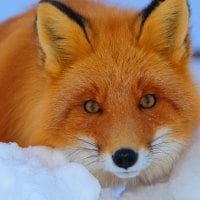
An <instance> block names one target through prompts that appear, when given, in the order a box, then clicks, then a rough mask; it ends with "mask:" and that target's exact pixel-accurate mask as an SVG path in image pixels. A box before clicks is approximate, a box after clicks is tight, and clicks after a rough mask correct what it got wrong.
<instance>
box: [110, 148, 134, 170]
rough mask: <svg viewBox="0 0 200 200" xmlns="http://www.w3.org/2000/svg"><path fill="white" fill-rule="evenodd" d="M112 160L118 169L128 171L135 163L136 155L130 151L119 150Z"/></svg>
mask: <svg viewBox="0 0 200 200" xmlns="http://www.w3.org/2000/svg"><path fill="white" fill-rule="evenodd" d="M112 159H113V162H114V163H115V164H116V165H117V166H118V167H120V168H124V169H128V168H129V167H132V166H133V165H134V164H135V163H136V162H137V160H138V154H137V152H135V151H133V150H132V149H120V150H118V151H116V152H115V154H114V155H113V156H112Z"/></svg>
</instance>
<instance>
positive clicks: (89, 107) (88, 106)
mask: <svg viewBox="0 0 200 200" xmlns="http://www.w3.org/2000/svg"><path fill="white" fill-rule="evenodd" d="M84 110H85V111H86V112H87V113H98V112H100V111H101V108H100V106H99V104H98V103H97V102H96V101H93V100H89V101H86V102H85V103H84Z"/></svg>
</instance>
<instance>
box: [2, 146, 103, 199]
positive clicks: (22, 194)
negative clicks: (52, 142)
mask: <svg viewBox="0 0 200 200" xmlns="http://www.w3.org/2000/svg"><path fill="white" fill-rule="evenodd" d="M65 157H66V156H65V155H64V153H62V151H59V150H54V149H50V148H47V147H30V148H26V149H22V148H20V147H18V146H17V145H16V144H3V143H0V186H1V187H0V199H3V200H66V199H67V200H98V199H99V194H100V185H99V183H98V181H97V180H96V179H95V178H94V177H93V176H92V175H91V174H90V173H89V172H88V171H87V170H86V169H85V168H84V167H83V166H81V165H79V164H76V163H68V162H67V160H66V158H65Z"/></svg>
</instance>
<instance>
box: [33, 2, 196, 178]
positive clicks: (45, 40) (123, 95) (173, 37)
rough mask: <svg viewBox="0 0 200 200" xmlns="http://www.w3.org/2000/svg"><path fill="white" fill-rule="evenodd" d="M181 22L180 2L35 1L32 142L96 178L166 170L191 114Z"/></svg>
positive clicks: (184, 18)
mask: <svg viewBox="0 0 200 200" xmlns="http://www.w3.org/2000/svg"><path fill="white" fill-rule="evenodd" d="M188 27H189V8H188V4H187V1H186V0H154V1H152V3H151V4H150V5H149V6H148V7H147V8H146V9H144V10H143V11H141V12H133V11H130V10H122V9H118V8H114V7H108V6H105V5H103V4H99V3H94V2H88V1H82V2H81V1H80V2H79V1H78V0H76V1H66V2H65V1H63V2H62V3H61V2H57V1H51V0H43V1H41V2H40V3H39V5H38V8H37V20H36V28H37V36H38V43H39V46H40V47H39V48H40V60H41V65H42V67H43V69H44V74H45V75H46V79H47V80H48V83H47V86H46V92H45V94H44V95H43V97H41V99H42V100H41V104H40V107H39V108H38V112H39V113H40V114H39V115H37V119H35V127H40V129H36V131H35V133H34V134H33V135H32V137H31V141H32V143H33V144H46V145H49V146H52V147H55V148H62V149H64V150H65V151H66V154H67V155H68V157H69V158H70V159H71V160H72V161H76V162H80V163H82V164H84V165H85V166H86V167H87V168H88V169H89V170H91V172H92V173H94V174H95V175H97V176H98V175H99V174H100V176H101V177H103V176H104V175H105V177H107V176H113V177H118V178H121V179H130V180H131V178H133V177H135V178H137V179H140V180H143V181H145V182H151V181H152V180H154V179H157V178H159V177H162V176H163V175H165V174H166V173H168V172H169V171H170V169H171V168H172V166H173V164H174V162H175V160H176V159H177V157H178V156H179V154H180V152H181V151H182V150H183V149H184V147H185V145H186V144H187V142H188V141H189V139H190V138H191V136H192V130H193V128H194V126H195V124H196V123H197V117H198V108H197V107H198V99H197V92H196V89H195V85H194V83H193V81H192V78H191V75H190V72H189V69H188V64H189V62H190V55H191V47H190V35H189V28H188ZM41 110H42V114H41ZM36 113H37V111H36ZM40 124H41V125H40ZM135 178H134V179H135Z"/></svg>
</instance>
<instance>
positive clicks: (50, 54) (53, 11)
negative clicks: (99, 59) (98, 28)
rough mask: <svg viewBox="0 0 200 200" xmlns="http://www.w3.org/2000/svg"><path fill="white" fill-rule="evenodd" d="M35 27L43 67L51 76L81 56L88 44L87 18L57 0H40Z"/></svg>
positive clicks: (88, 46)
mask: <svg viewBox="0 0 200 200" xmlns="http://www.w3.org/2000/svg"><path fill="white" fill-rule="evenodd" d="M36 28H37V33H38V38H39V43H40V47H41V50H42V56H43V59H42V60H44V66H45V69H46V71H47V72H48V73H49V74H51V75H52V76H57V74H58V73H59V72H61V71H62V68H63V67H67V66H68V65H70V64H72V63H73V62H75V61H76V60H77V59H80V58H82V57H83V56H84V55H86V53H87V52H88V51H90V49H91V46H90V42H89V38H88V34H87V28H88V27H87V22H86V20H85V19H84V18H83V17H82V16H81V15H79V14H78V13H76V12H75V11H73V10H72V9H71V8H69V7H67V6H65V5H64V4H61V3H59V2H57V1H52V0H42V1H41V2H40V3H39V5H38V8H37V21H36Z"/></svg>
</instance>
